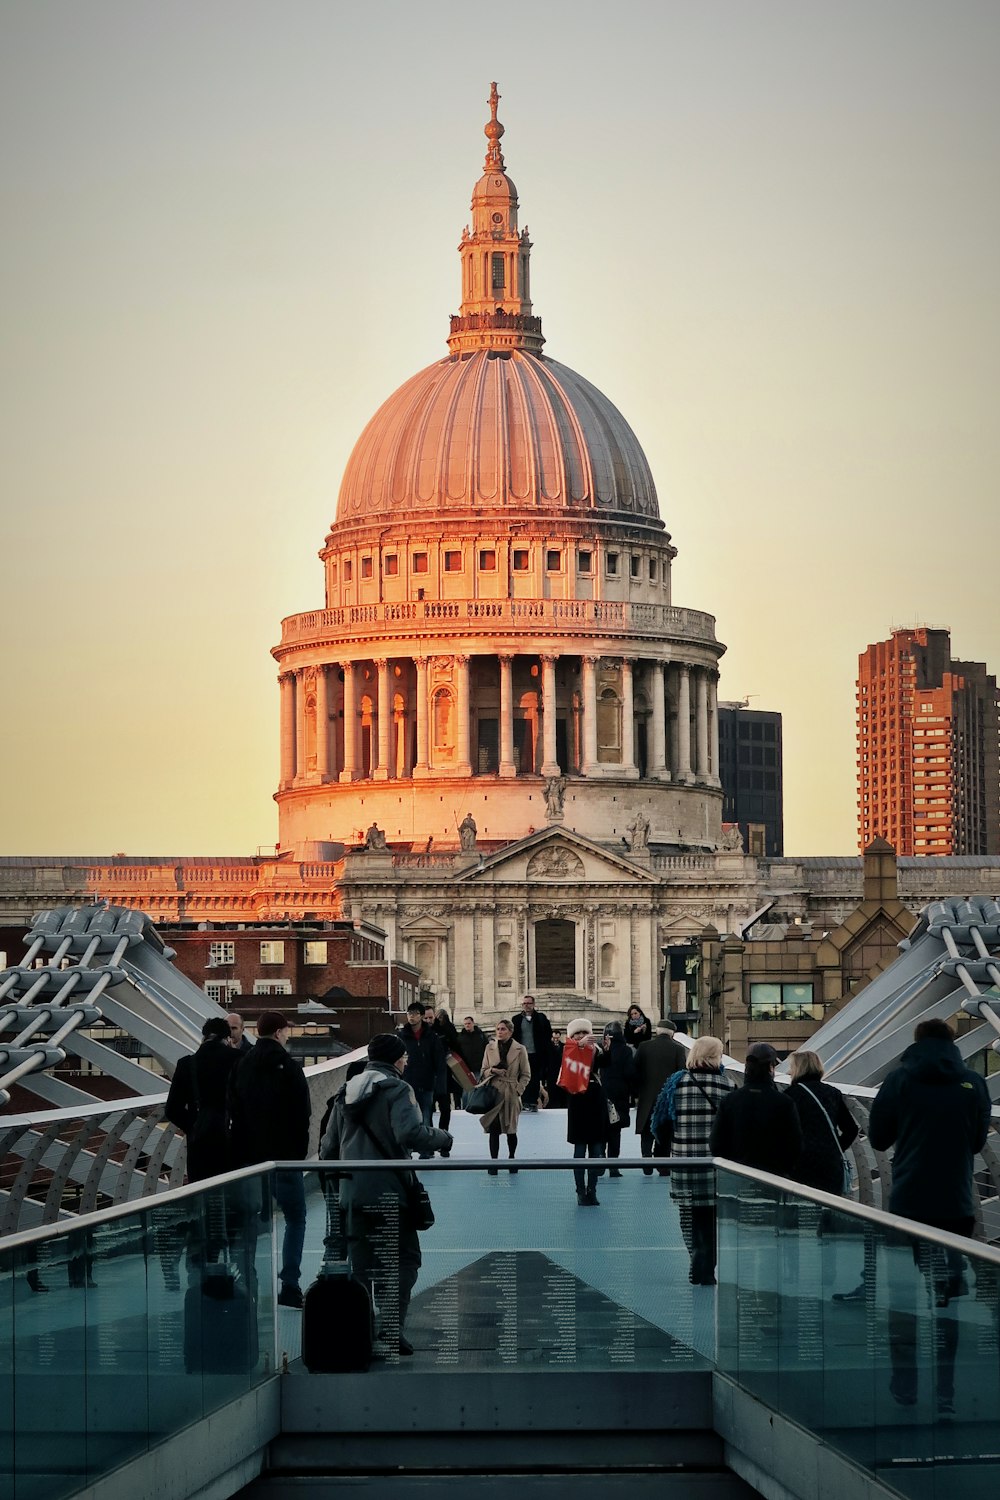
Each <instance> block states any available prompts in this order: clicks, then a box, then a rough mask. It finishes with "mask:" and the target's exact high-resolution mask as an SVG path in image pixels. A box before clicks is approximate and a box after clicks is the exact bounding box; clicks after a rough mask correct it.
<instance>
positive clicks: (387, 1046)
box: [368, 1031, 406, 1067]
mask: <svg viewBox="0 0 1000 1500" xmlns="http://www.w3.org/2000/svg"><path fill="white" fill-rule="evenodd" d="M405 1055H406V1048H405V1047H404V1046H403V1043H402V1042H401V1041H400V1039H399V1037H398V1036H396V1034H395V1032H392V1031H382V1032H380V1033H379V1035H378V1036H373V1037H372V1039H371V1041H370V1042H369V1043H368V1061H369V1062H374V1063H388V1064H389V1066H390V1067H391V1066H392V1064H393V1063H394V1062H398V1061H399V1059H400V1058H401V1057H405Z"/></svg>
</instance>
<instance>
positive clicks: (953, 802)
mask: <svg viewBox="0 0 1000 1500" xmlns="http://www.w3.org/2000/svg"><path fill="white" fill-rule="evenodd" d="M857 715H858V838H859V847H860V848H861V849H865V848H867V846H868V845H869V844H870V843H871V841H872V840H873V839H875V838H884V839H888V840H889V842H890V843H891V844H892V845H893V846H894V847H895V848H896V849H897V850H898V852H899V853H900V855H928V854H936V855H967V854H972V855H977V854H978V855H982V854H998V853H1000V745H998V736H997V682H996V678H995V677H994V676H992V675H991V674H990V673H988V672H987V669H986V666H985V663H983V662H966V661H954V660H952V656H951V641H950V636H949V632H948V631H947V630H937V629H931V628H927V627H920V628H919V629H915V630H894V631H893V632H892V635H891V636H890V638H889V639H888V640H887V641H878V642H876V643H875V644H874V645H871V646H869V647H867V649H866V650H865V651H863V652H862V654H861V656H860V657H859V660H858V684H857Z"/></svg>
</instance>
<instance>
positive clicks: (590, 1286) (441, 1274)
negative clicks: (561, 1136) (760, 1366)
mask: <svg viewBox="0 0 1000 1500" xmlns="http://www.w3.org/2000/svg"><path fill="white" fill-rule="evenodd" d="M563 1149H564V1150H566V1151H567V1153H568V1151H569V1150H570V1149H571V1148H567V1147H565V1146H564V1148H563ZM506 1151H507V1148H506V1145H504V1147H503V1158H502V1159H501V1161H500V1163H499V1167H498V1171H497V1175H496V1176H494V1177H490V1176H488V1175H487V1172H486V1171H485V1170H484V1169H483V1168H476V1169H469V1170H457V1171H456V1170H448V1169H445V1170H438V1171H435V1170H433V1169H428V1170H424V1169H423V1168H421V1176H422V1180H423V1182H424V1185H425V1186H426V1188H427V1190H428V1192H429V1193H430V1196H431V1199H432V1202H433V1205H434V1213H435V1224H434V1226H433V1228H432V1229H430V1230H428V1231H426V1232H424V1233H421V1235H420V1237H419V1238H420V1250H421V1256H422V1264H421V1266H420V1269H419V1273H418V1275H417V1279H416V1283H415V1285H414V1287H413V1290H412V1295H411V1300H410V1304H409V1310H408V1313H407V1315H406V1318H405V1329H404V1331H405V1335H406V1337H407V1338H408V1339H409V1340H410V1342H411V1343H412V1344H413V1345H414V1346H415V1348H416V1352H417V1358H416V1360H414V1361H413V1366H414V1367H415V1368H419V1370H420V1372H421V1374H424V1375H426V1376H427V1379H428V1389H429V1390H430V1389H432V1387H433V1377H434V1374H435V1372H447V1371H449V1370H454V1369H456V1368H458V1369H461V1370H463V1371H468V1372H469V1373H470V1374H475V1373H477V1372H483V1373H487V1374H489V1375H491V1376H494V1375H495V1374H496V1373H497V1372H498V1371H499V1372H504V1371H506V1372H509V1373H511V1374H516V1373H517V1372H519V1371H523V1370H538V1369H552V1368H556V1369H566V1370H573V1369H574V1368H575V1369H580V1370H603V1371H607V1372H609V1373H611V1372H613V1371H617V1370H622V1369H624V1370H642V1371H645V1370H648V1371H658V1370H665V1369H678V1368H683V1369H706V1368H708V1365H709V1361H710V1359H711V1355H712V1351H713V1346H714V1336H715V1335H714V1296H713V1290H712V1288H710V1287H693V1286H691V1284H690V1283H689V1281H688V1259H689V1257H688V1252H687V1249H686V1248H685V1245H684V1241H683V1239H682V1236H681V1232H680V1226H679V1222H678V1215H677V1207H676V1205H675V1204H674V1202H673V1201H672V1199H671V1197H670V1184H669V1179H668V1178H667V1177H661V1176H659V1175H658V1174H656V1175H654V1176H652V1178H651V1179H647V1178H645V1177H644V1176H643V1173H642V1169H641V1166H640V1164H639V1162H637V1161H632V1162H627V1161H623V1162H621V1163H618V1164H616V1165H617V1167H618V1169H619V1170H620V1171H621V1174H622V1176H621V1179H620V1180H617V1181H609V1179H608V1175H607V1174H608V1163H607V1162H606V1161H603V1160H601V1159H599V1158H598V1159H592V1160H589V1161H587V1162H586V1163H585V1164H584V1166H583V1171H584V1172H585V1173H587V1174H590V1173H593V1176H594V1182H595V1185H596V1187H595V1191H596V1192H597V1196H598V1197H599V1200H600V1203H599V1211H593V1210H591V1209H589V1208H581V1207H580V1206H579V1204H578V1202H577V1189H576V1184H575V1181H574V1175H573V1163H572V1160H568V1161H567V1162H566V1166H565V1168H563V1169H561V1170H558V1171H553V1170H541V1169H539V1168H537V1167H535V1166H534V1165H533V1164H532V1163H531V1162H530V1161H523V1162H522V1161H518V1162H517V1166H518V1169H519V1170H518V1172H517V1173H516V1175H512V1174H510V1173H508V1171H507V1168H506V1165H505V1162H506V1160H507V1157H506ZM483 1154H484V1155H485V1154H486V1136H485V1135H484V1136H483ZM374 1171H375V1173H378V1172H379V1171H381V1173H382V1175H385V1169H379V1168H375V1169H374ZM373 1175H374V1174H373ZM306 1201H307V1208H308V1218H307V1235H306V1251H305V1255H304V1258H303V1267H302V1280H303V1286H307V1285H308V1284H309V1283H310V1281H311V1280H312V1279H313V1278H314V1277H315V1276H316V1274H317V1273H318V1271H319V1269H320V1265H321V1262H322V1260H323V1257H324V1255H325V1254H329V1255H330V1258H331V1259H333V1260H338V1259H341V1258H342V1257H343V1256H344V1255H346V1254H350V1255H351V1257H352V1260H353V1261H354V1264H355V1268H356V1270H357V1271H358V1273H359V1274H361V1275H364V1276H365V1277H366V1278H368V1279H370V1281H371V1284H372V1286H373V1288H374V1300H375V1304H376V1326H377V1332H378V1334H379V1336H380V1337H381V1338H383V1341H384V1344H385V1348H386V1354H387V1361H386V1362H387V1363H390V1364H392V1363H395V1362H397V1361H398V1358H399V1356H398V1354H397V1353H396V1349H395V1344H396V1336H397V1335H398V1322H397V1320H398V1313H397V1311H396V1309H397V1307H398V1292H397V1290H396V1287H395V1286H394V1284H393V1274H394V1273H393V1266H394V1264H395V1266H396V1267H397V1268H398V1259H397V1260H396V1261H395V1262H394V1261H393V1255H392V1253H391V1252H390V1253H389V1254H388V1255H386V1256H385V1257H384V1263H382V1262H381V1261H379V1257H378V1256H376V1257H375V1261H376V1263H375V1264H372V1255H371V1253H370V1252H371V1246H370V1245H369V1246H368V1249H367V1250H366V1249H365V1246H364V1244H363V1243H362V1244H360V1245H359V1243H358V1241H362V1240H363V1238H364V1235H365V1234H366V1233H369V1232H374V1230H379V1233H381V1232H382V1230H384V1226H381V1229H379V1226H378V1225H377V1224H375V1225H374V1228H373V1223H367V1225H366V1224H365V1222H363V1221H362V1220H361V1219H360V1217H357V1218H355V1219H354V1220H353V1221H352V1220H350V1219H347V1220H346V1222H345V1224H344V1228H343V1231H342V1229H341V1220H340V1214H339V1210H338V1207H337V1204H336V1200H334V1202H333V1203H331V1204H330V1205H329V1217H328V1215H327V1205H326V1204H325V1203H324V1199H323V1197H322V1191H321V1188H320V1186H319V1183H318V1181H317V1174H314V1173H311V1174H308V1177H307V1190H306ZM280 1234H281V1226H280V1220H279V1224H278V1235H279V1242H280ZM345 1235H346V1238H345V1237H344V1236H345ZM324 1237H326V1240H327V1244H326V1246H324V1242H323V1241H324ZM376 1249H378V1246H376ZM359 1251H360V1253H359ZM380 1253H381V1252H380ZM387 1323H391V1324H392V1326H391V1327H387V1326H386V1325H387ZM301 1326H302V1318H301V1314H292V1313H286V1312H284V1311H283V1310H281V1309H279V1316H278V1327H279V1337H280V1340H281V1344H280V1347H281V1348H282V1349H286V1350H287V1352H288V1354H289V1358H290V1359H294V1358H296V1357H297V1355H298V1353H299V1347H300V1346H299V1339H300V1337H301ZM408 1363H409V1362H408Z"/></svg>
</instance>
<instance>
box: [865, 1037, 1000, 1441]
mask: <svg viewBox="0 0 1000 1500" xmlns="http://www.w3.org/2000/svg"><path fill="white" fill-rule="evenodd" d="M989 1127H990V1096H989V1091H988V1089H987V1087H986V1081H985V1079H983V1078H981V1077H980V1075H979V1074H978V1073H974V1072H973V1071H972V1069H971V1068H967V1067H966V1066H965V1064H964V1062H963V1061H962V1054H961V1053H960V1052H959V1050H958V1048H957V1047H956V1045H955V1033H954V1031H952V1029H951V1027H950V1026H949V1025H948V1023H947V1021H939V1020H929V1021H921V1022H920V1023H919V1025H918V1026H917V1028H916V1030H915V1031H914V1033H913V1045H912V1046H910V1047H907V1049H906V1051H905V1052H904V1053H903V1055H902V1057H901V1058H900V1060H899V1066H898V1067H896V1068H893V1070H892V1072H891V1073H889V1074H888V1076H887V1077H886V1079H885V1080H884V1082H883V1084H882V1087H881V1088H880V1089H879V1091H878V1094H877V1095H876V1097H875V1099H874V1100H873V1102H872V1107H871V1110H870V1111H869V1115H868V1139H869V1140H870V1141H871V1144H872V1146H873V1147H874V1148H875V1150H876V1151H887V1150H888V1149H889V1147H890V1146H895V1148H896V1149H895V1153H894V1155H893V1161H892V1190H891V1192H890V1195H889V1210H890V1212H891V1213H895V1214H901V1215H903V1216H904V1217H905V1218H907V1219H915V1220H916V1221H917V1222H918V1223H920V1224H929V1225H932V1226H933V1227H934V1228H936V1229H945V1230H948V1231H949V1232H950V1233H952V1234H961V1235H970V1234H971V1233H972V1231H973V1229H974V1227H975V1222H976V1220H975V1202H974V1199H973V1192H972V1173H973V1167H974V1165H975V1158H976V1153H977V1152H979V1151H981V1150H982V1149H983V1146H984V1145H985V1144H986V1137H987V1134H988V1133H989ZM911 1243H912V1246H913V1259H914V1261H915V1263H916V1264H917V1266H918V1267H919V1268H920V1271H921V1272H922V1274H923V1276H924V1277H925V1278H926V1280H927V1282H928V1284H929V1285H930V1287H931V1290H932V1293H933V1296H934V1300H935V1301H936V1303H937V1305H938V1307H942V1308H943V1307H947V1305H948V1303H949V1302H950V1301H951V1299H952V1297H958V1296H962V1295H963V1293H964V1292H966V1290H967V1285H966V1280H965V1277H964V1275H963V1257H962V1255H961V1254H960V1253H959V1251H957V1250H943V1249H941V1248H940V1247H937V1246H935V1245H933V1244H932V1243H931V1242H930V1241H920V1242H918V1241H911ZM910 1290H911V1292H912V1291H913V1290H914V1289H913V1288H911V1289H910ZM900 1300H901V1299H900V1298H899V1297H898V1296H897V1299H896V1300H895V1301H894V1304H893V1306H892V1308H891V1310H890V1313H889V1352H890V1355H891V1358H892V1380H891V1381H890V1384H889V1389H890V1391H891V1393H892V1395H893V1396H894V1398H895V1399H896V1401H898V1402H899V1404H900V1405H901V1406H913V1405H915V1403H916V1400H917V1337H918V1325H917V1318H916V1315H915V1312H913V1311H910V1310H909V1309H907V1308H903V1307H901V1306H900V1305H899V1301H900ZM936 1322H937V1328H936V1336H935V1356H936V1366H937V1372H936V1373H937V1378H936V1395H937V1407H938V1412H939V1414H942V1415H945V1416H947V1415H949V1414H950V1413H951V1412H953V1411H954V1371H955V1355H956V1352H957V1349H958V1323H957V1321H956V1320H955V1319H954V1318H952V1317H945V1316H939V1317H938V1319H937V1320H936Z"/></svg>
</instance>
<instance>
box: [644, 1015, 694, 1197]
mask: <svg viewBox="0 0 1000 1500" xmlns="http://www.w3.org/2000/svg"><path fill="white" fill-rule="evenodd" d="M686 1064H687V1052H686V1051H685V1049H684V1047H683V1046H682V1045H681V1043H680V1042H679V1041H677V1028H676V1027H675V1026H674V1025H673V1023H672V1022H670V1021H660V1022H659V1024H658V1025H657V1028H656V1035H655V1036H653V1037H651V1038H650V1039H649V1041H648V1042H641V1043H640V1044H639V1046H638V1047H637V1048H636V1053H635V1092H636V1105H635V1133H636V1135H637V1136H639V1138H640V1150H641V1151H642V1154H643V1156H645V1157H654V1156H669V1155H670V1148H669V1146H666V1147H664V1146H660V1145H658V1144H657V1142H656V1140H655V1138H654V1136H653V1132H652V1130H650V1128H649V1122H650V1119H651V1118H652V1114H653V1106H654V1105H655V1103H656V1101H657V1099H658V1098H659V1097H660V1090H661V1089H662V1087H663V1085H664V1084H665V1083H666V1081H667V1079H668V1078H670V1077H671V1076H672V1075H673V1074H674V1073H679V1072H680V1071H681V1069H682V1068H683V1067H685V1066H686ZM642 1170H643V1173H644V1174H645V1176H647V1177H651V1176H652V1175H653V1168H652V1167H643V1169H642ZM662 1170H663V1172H664V1173H665V1172H666V1168H665V1167H664V1168H663V1169H662Z"/></svg>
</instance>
